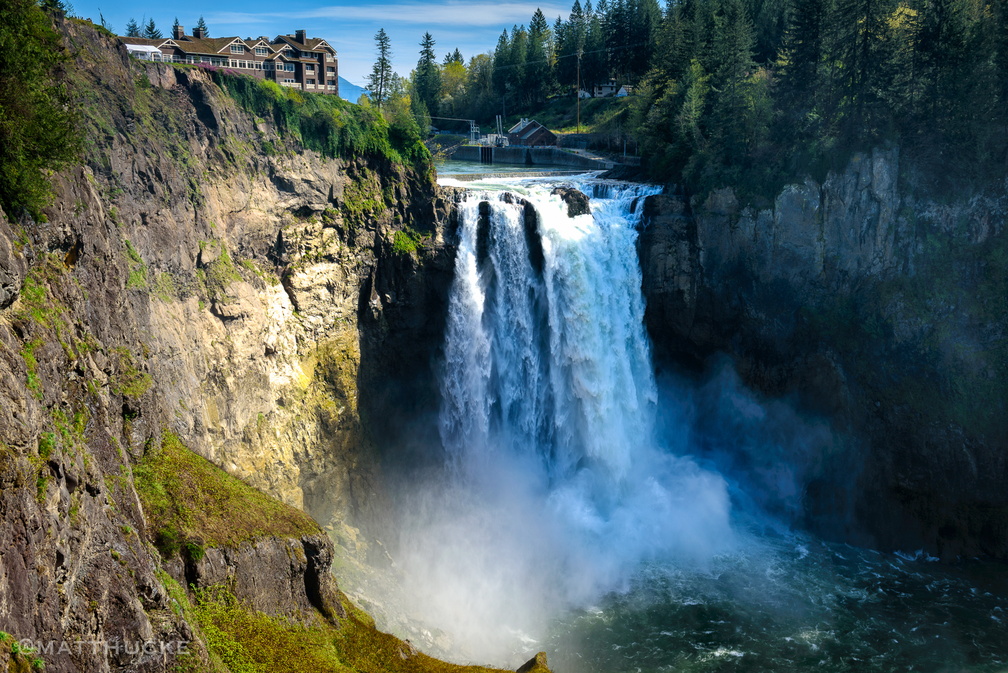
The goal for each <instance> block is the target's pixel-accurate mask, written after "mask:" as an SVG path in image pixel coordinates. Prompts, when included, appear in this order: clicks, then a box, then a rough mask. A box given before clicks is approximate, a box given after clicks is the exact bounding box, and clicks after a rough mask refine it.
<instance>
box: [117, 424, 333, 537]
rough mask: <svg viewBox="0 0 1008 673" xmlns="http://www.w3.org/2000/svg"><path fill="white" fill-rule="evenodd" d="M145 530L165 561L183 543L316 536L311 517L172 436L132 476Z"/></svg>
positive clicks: (151, 449) (316, 530)
mask: <svg viewBox="0 0 1008 673" xmlns="http://www.w3.org/2000/svg"><path fill="white" fill-rule="evenodd" d="M133 474H134V479H135V483H136V488H137V493H139V495H140V501H141V503H142V504H143V507H144V512H145V514H146V516H147V523H148V530H149V532H150V534H151V537H152V538H154V539H155V541H156V544H157V545H158V546H159V547H161V548H162V551H163V552H164V553H166V555H171V554H173V553H174V552H175V551H177V550H179V549H180V548H184V545H186V544H187V543H190V542H191V543H194V544H197V545H200V546H202V547H214V546H235V545H238V544H240V543H241V542H245V541H249V540H255V539H258V538H261V537H264V536H269V535H276V536H279V537H301V536H302V535H306V534H313V533H317V532H318V530H319V528H318V524H316V523H315V522H314V521H313V520H312V519H311V517H309V516H308V515H307V514H304V513H303V512H300V511H298V510H296V509H294V508H293V507H290V506H288V505H285V504H283V503H282V502H280V501H279V500H275V499H273V498H271V497H269V496H268V495H266V494H265V493H262V492H261V491H258V490H256V489H254V488H252V487H251V486H249V485H247V484H245V483H244V482H242V481H241V480H240V479H236V478H235V477H232V476H231V475H229V474H227V473H226V472H224V471H223V470H221V469H220V468H219V467H217V466H216V465H214V464H212V463H210V462H209V461H207V460H206V459H205V458H202V457H201V456H198V455H196V454H195V453H193V452H192V451H190V450H189V449H187V448H186V447H185V446H183V445H182V443H181V442H180V441H179V440H178V438H177V437H176V436H175V435H173V434H171V433H165V434H164V436H163V437H162V439H161V443H160V445H159V446H150V447H149V448H148V451H147V454H146V455H145V456H144V459H143V461H141V463H140V464H139V465H137V466H136V468H135V469H134V471H133Z"/></svg>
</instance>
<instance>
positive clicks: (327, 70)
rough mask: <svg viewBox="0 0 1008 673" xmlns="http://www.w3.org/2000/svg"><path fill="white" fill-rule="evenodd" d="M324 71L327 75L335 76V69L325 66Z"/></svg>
mask: <svg viewBox="0 0 1008 673" xmlns="http://www.w3.org/2000/svg"><path fill="white" fill-rule="evenodd" d="M325 71H326V74H327V75H335V74H336V68H334V67H332V66H331V65H327V66H326V69H325Z"/></svg>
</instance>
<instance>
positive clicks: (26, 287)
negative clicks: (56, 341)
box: [15, 256, 66, 333]
mask: <svg viewBox="0 0 1008 673" xmlns="http://www.w3.org/2000/svg"><path fill="white" fill-rule="evenodd" d="M62 273H63V262H62V259H59V260H57V259H55V258H54V257H53V256H47V257H45V259H44V260H43V263H42V264H40V265H39V266H36V267H35V268H33V269H32V270H31V271H29V272H28V275H27V276H26V277H25V280H24V283H23V284H22V286H21V294H20V300H21V303H20V307H19V308H18V309H17V312H16V314H15V317H16V318H17V319H19V320H23V321H25V322H29V321H30V322H34V323H36V324H38V325H39V326H41V327H44V328H46V329H55V330H56V332H57V333H59V332H60V331H61V330H63V329H64V328H65V327H66V323H65V322H64V321H63V314H64V313H65V311H66V308H65V307H64V306H63V304H62V303H60V301H59V300H58V299H56V297H55V296H53V293H52V290H51V289H50V284H51V283H53V282H54V281H56V280H57V279H58V278H59V276H60V275H61V274H62Z"/></svg>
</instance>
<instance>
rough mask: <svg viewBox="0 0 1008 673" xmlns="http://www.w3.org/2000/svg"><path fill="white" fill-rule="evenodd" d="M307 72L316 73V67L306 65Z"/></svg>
mask: <svg viewBox="0 0 1008 673" xmlns="http://www.w3.org/2000/svg"><path fill="white" fill-rule="evenodd" d="M305 70H307V71H308V72H315V66H313V65H311V64H310V63H309V64H307V65H305Z"/></svg>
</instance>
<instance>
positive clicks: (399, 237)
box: [392, 228, 420, 257]
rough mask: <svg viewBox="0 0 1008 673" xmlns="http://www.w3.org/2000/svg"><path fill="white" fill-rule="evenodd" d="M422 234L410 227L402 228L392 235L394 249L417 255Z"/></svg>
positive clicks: (405, 253) (413, 255) (402, 252)
mask: <svg viewBox="0 0 1008 673" xmlns="http://www.w3.org/2000/svg"><path fill="white" fill-rule="evenodd" d="M419 245H420V236H419V234H417V233H416V232H415V231H413V230H412V229H409V228H405V229H400V230H397V231H396V232H395V234H393V236H392V249H393V250H394V251H395V252H397V253H399V254H402V255H409V256H411V257H416V254H417V248H418V246H419Z"/></svg>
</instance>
